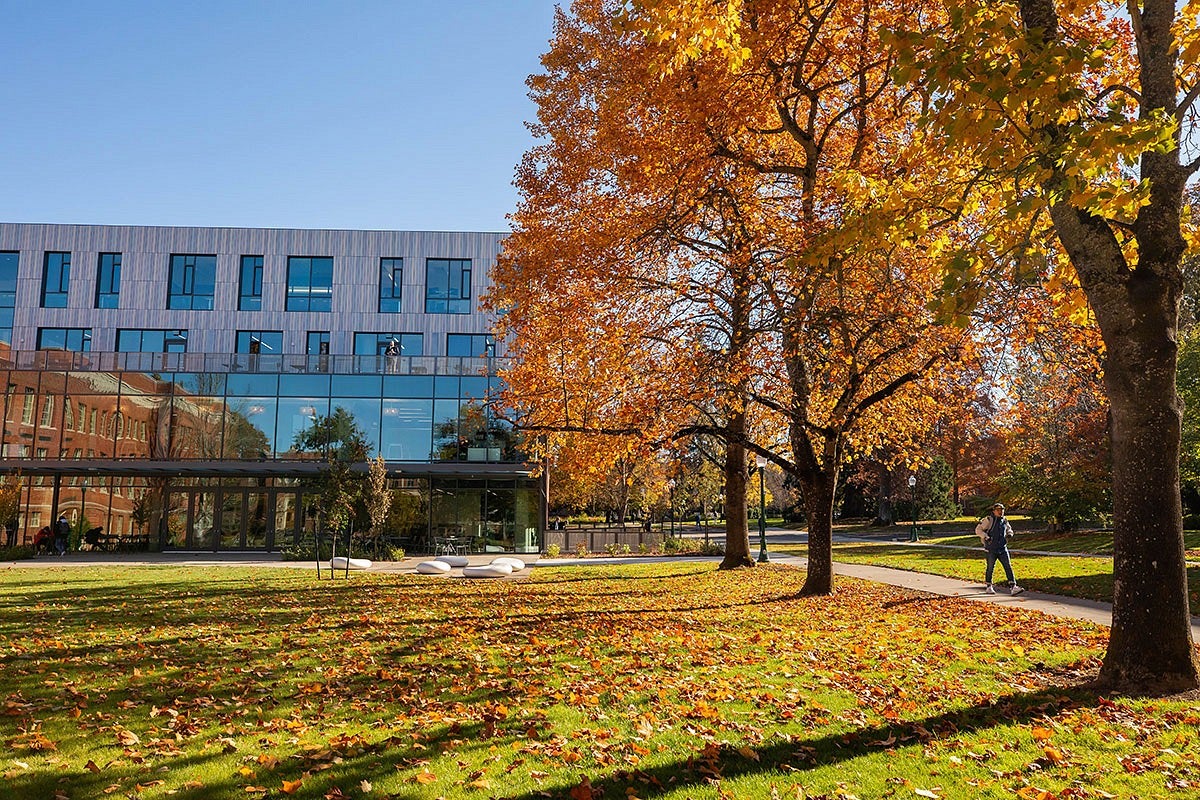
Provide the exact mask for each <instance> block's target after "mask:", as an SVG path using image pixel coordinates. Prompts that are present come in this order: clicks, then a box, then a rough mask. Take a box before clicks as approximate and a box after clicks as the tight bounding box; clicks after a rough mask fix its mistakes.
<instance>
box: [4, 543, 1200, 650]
mask: <svg viewBox="0 0 1200 800" xmlns="http://www.w3.org/2000/svg"><path fill="white" fill-rule="evenodd" d="M779 543H780V544H782V542H779ZM962 549H970V548H962ZM494 557H495V555H494V554H488V555H478V556H471V557H470V561H471V563H472V564H488V563H491V561H492V559H493V558H494ZM518 557H519V558H521V559H522V560H523V561H525V563H526V564H528V565H529V567H530V568H536V569H547V568H553V567H568V566H581V567H599V566H604V565H611V564H665V563H669V564H679V563H688V562H718V561H720V560H721V559H720V556H619V557H609V558H605V557H592V558H556V559H548V558H539V557H538V556H536V555H522V556H518ZM426 558H427V557H424V556H423V557H419V558H406V559H404V560H403V561H396V562H379V563H378V564H376V565H374V566H372V568H371V570H370V571H371V572H387V573H399V574H412V573H413V572H414V570H415V569H416V566H417V564H418V563H420V562H421V561H424V560H426ZM770 559H771V562H772V563H774V564H786V565H788V566H793V567H799V568H801V569H803V568H804V567H805V566H807V563H808V560H807V559H806V558H804V557H802V556H789V555H771V556H770ZM91 566H115V567H134V566H139V567H152V566H160V567H161V566H190V567H231V566H244V567H276V568H279V567H282V568H289V569H302V570H305V569H306V570H315V564H314V562H312V561H284V560H283V559H282V558H281V557H280V556H279V555H278V554H272V553H137V554H108V553H71V554H69V555H66V556H62V557H56V556H39V557H37V558H33V559H24V560H21V561H9V562H0V569H29V568H51V569H53V568H60V567H61V568H80V567H91ZM521 574H528V573H527V572H526V573H521ZM834 574H836V575H845V576H847V577H852V578H859V579H862V580H867V581H874V582H876V583H884V584H888V585H891V586H901V587H904V588H907V589H913V590H916V591H920V592H927V593H929V594H933V595H941V596H943V597H961V598H963V599H966V600H971V601H974V602H979V603H998V604H1001V605H1008V606H1012V607H1014V608H1023V609H1026V610H1030V611H1039V612H1041V613H1043V614H1049V615H1051V616H1056V617H1065V618H1069V619H1079V620H1086V621H1088V622H1094V623H1096V624H1098V625H1110V624H1112V605H1111V604H1109V603H1100V602H1097V601H1094V600H1082V599H1079V598H1074V597H1064V596H1061V595H1053V594H1044V593H1041V592H1033V591H1026V592H1024V593H1022V594H1019V595H1017V596H1016V597H1013V596H1011V595H1009V594H1008V592H1007V589H1006V588H1001V587H997V593H996V594H987V593H986V592H984V587H983V584H982V583H978V582H971V581H963V580H958V579H957V578H946V577H943V576H940V575H929V574H926V573H922V572H909V571H908V570H900V569H891V568H889V567H876V566H869V565H865V564H842V563H835V564H834ZM452 577H458V578H460V579H461V573H460V572H459V571H457V570H456V571H455V574H454V576H452ZM514 577H520V574H518V575H516V576H514ZM1192 638H1193V639H1194V640H1195V641H1197V642H1200V617H1193V618H1192Z"/></svg>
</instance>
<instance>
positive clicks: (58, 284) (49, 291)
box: [42, 253, 71, 308]
mask: <svg viewBox="0 0 1200 800" xmlns="http://www.w3.org/2000/svg"><path fill="white" fill-rule="evenodd" d="M70 290H71V254H70V253H46V255H45V258H44V259H43V261H42V308H66V307H67V296H68V295H69V294H70Z"/></svg>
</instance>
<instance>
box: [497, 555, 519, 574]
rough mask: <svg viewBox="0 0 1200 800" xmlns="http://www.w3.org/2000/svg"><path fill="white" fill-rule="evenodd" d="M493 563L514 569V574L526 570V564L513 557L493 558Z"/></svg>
mask: <svg viewBox="0 0 1200 800" xmlns="http://www.w3.org/2000/svg"><path fill="white" fill-rule="evenodd" d="M492 563H493V564H508V565H509V566H510V567H512V568H513V572H520V571H521V570H523V569H525V562H524V561H522V560H521V559H519V558H513V557H512V556H500V558H493V559H492Z"/></svg>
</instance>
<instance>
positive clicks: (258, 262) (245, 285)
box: [238, 256, 263, 311]
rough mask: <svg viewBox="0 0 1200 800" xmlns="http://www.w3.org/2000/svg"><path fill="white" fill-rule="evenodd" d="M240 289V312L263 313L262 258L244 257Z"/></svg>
mask: <svg viewBox="0 0 1200 800" xmlns="http://www.w3.org/2000/svg"><path fill="white" fill-rule="evenodd" d="M238 287H239V288H238V311H261V310H262V289H263V257H262V256H242V272H241V279H240V282H239V283H238Z"/></svg>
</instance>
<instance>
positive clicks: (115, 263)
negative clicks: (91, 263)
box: [96, 253, 121, 308]
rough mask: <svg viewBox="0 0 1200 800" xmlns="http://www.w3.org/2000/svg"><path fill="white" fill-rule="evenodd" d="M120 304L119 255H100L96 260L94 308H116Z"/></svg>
mask: <svg viewBox="0 0 1200 800" xmlns="http://www.w3.org/2000/svg"><path fill="white" fill-rule="evenodd" d="M120 303H121V254H120V253H101V254H100V257H99V258H98V259H97V260H96V308H117V307H118V306H119V305H120Z"/></svg>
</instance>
